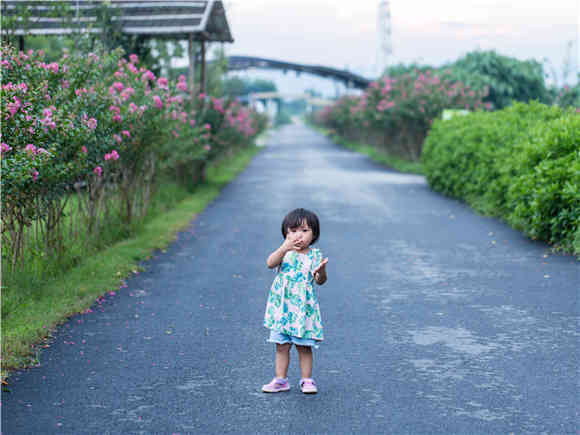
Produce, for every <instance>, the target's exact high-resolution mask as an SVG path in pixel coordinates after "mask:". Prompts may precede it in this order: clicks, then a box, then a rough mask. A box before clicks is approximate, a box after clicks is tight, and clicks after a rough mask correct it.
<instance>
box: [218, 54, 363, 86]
mask: <svg viewBox="0 0 580 435" xmlns="http://www.w3.org/2000/svg"><path fill="white" fill-rule="evenodd" d="M227 59H228V69H229V70H230V71H238V70H244V69H250V68H263V69H278V70H282V71H284V72H286V71H289V70H290V71H296V72H297V73H303V72H304V73H309V74H313V75H317V76H320V77H324V78H332V79H334V80H338V81H341V82H343V83H344V85H345V86H346V87H347V88H358V89H366V88H367V87H368V85H369V84H370V83H371V80H370V79H367V78H365V77H362V76H359V75H358V74H354V73H352V72H350V71H346V70H339V69H335V68H329V67H326V66H320V65H303V64H299V63H292V62H284V61H281V60H274V59H265V58H262V57H251V56H229V57H228V58H227Z"/></svg>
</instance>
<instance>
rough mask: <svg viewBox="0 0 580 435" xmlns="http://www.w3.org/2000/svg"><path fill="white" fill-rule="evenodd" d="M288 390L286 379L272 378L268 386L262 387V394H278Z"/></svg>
mask: <svg viewBox="0 0 580 435" xmlns="http://www.w3.org/2000/svg"><path fill="white" fill-rule="evenodd" d="M288 390H290V384H289V383H288V381H287V380H286V379H282V378H274V379H272V381H271V382H270V383H269V384H266V385H263V386H262V391H263V392H264V393H279V392H281V391H288Z"/></svg>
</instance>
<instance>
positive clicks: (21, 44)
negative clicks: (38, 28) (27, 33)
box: [18, 35, 24, 52]
mask: <svg viewBox="0 0 580 435" xmlns="http://www.w3.org/2000/svg"><path fill="white" fill-rule="evenodd" d="M18 50H19V51H22V52H24V36H23V35H19V36H18Z"/></svg>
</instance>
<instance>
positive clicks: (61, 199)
mask: <svg viewBox="0 0 580 435" xmlns="http://www.w3.org/2000/svg"><path fill="white" fill-rule="evenodd" d="M1 56H2V58H1V65H0V68H1V72H2V94H1V100H2V107H1V112H0V116H1V117H2V129H1V134H2V135H1V138H0V142H1V144H2V145H1V155H2V179H1V188H2V223H3V228H4V229H5V231H4V233H3V241H4V242H5V243H4V246H5V248H4V249H3V256H5V257H6V255H8V256H9V257H10V260H11V263H12V264H13V265H14V264H16V263H18V261H20V258H21V257H22V249H23V247H22V246H23V234H24V233H25V232H26V228H28V227H30V226H31V225H32V224H33V223H36V224H37V225H40V226H41V227H43V228H45V230H46V234H47V237H46V239H45V240H44V241H43V242H42V244H44V245H45V247H46V250H47V251H50V250H51V249H53V250H58V249H61V248H63V247H62V240H63V237H61V235H60V233H59V231H61V230H62V229H61V228H59V222H60V220H61V218H62V217H63V216H64V209H65V204H66V202H67V200H68V198H70V194H71V193H72V192H74V187H77V188H80V187H81V186H86V190H85V192H86V194H82V195H80V198H81V199H82V201H81V205H82V209H83V213H84V214H85V220H86V222H85V224H86V225H87V226H88V228H89V231H90V232H94V231H98V228H99V226H100V225H104V222H103V221H102V219H105V218H104V217H103V216H107V215H109V212H104V211H103V207H105V208H106V207H108V206H107V201H109V202H110V201H112V199H110V198H113V196H111V195H117V196H119V195H120V198H121V209H120V211H119V213H120V215H121V218H122V220H123V221H124V222H125V223H126V224H127V225H131V224H132V223H133V222H134V221H135V220H137V219H141V218H142V217H143V216H144V215H145V214H146V213H147V207H148V204H149V202H150V199H151V192H152V191H153V188H152V185H153V183H154V182H155V180H156V178H157V177H156V174H157V173H158V172H159V171H160V170H161V171H163V172H164V173H166V174H169V175H173V176H175V177H176V178H178V179H179V176H177V175H176V173H177V172H178V169H179V168H190V167H191V166H192V163H193V162H203V163H205V162H207V161H208V159H212V158H215V157H217V154H216V152H218V151H219V152H225V151H226V150H227V149H229V148H231V147H234V146H238V145H239V144H240V143H241V142H243V141H245V142H244V143H248V142H249V140H251V138H252V137H253V136H254V135H255V134H256V133H257V131H258V129H257V128H254V127H253V126H252V121H251V116H252V115H251V114H250V113H249V112H248V113H245V111H246V109H243V108H239V107H232V106H231V104H230V103H227V104H226V102H223V103H222V105H221V106H220V105H219V104H218V105H217V106H215V107H211V108H210V107H205V106H206V99H205V98H200V99H199V100H198V101H195V102H193V103H188V102H187V101H185V100H184V95H186V96H187V95H188V93H187V84H186V80H185V77H180V78H179V81H178V82H177V83H171V82H170V81H169V80H167V79H166V78H164V77H156V76H155V74H153V73H152V72H151V71H149V70H148V69H147V68H145V67H143V66H140V65H139V59H138V57H137V56H135V55H130V56H129V60H127V59H124V58H123V57H122V53H121V51H114V52H111V53H107V54H96V53H91V54H88V55H84V54H83V55H66V56H64V57H63V59H62V60H61V61H59V62H52V63H48V64H47V63H46V62H44V60H43V54H42V53H41V52H34V51H29V52H27V53H18V52H17V51H16V50H14V49H13V48H11V47H9V46H4V47H3V48H2V51H1ZM209 104H210V103H209V102H207V105H209ZM242 113H243V115H242ZM214 115H215V116H214ZM230 115H231V117H232V118H233V119H235V122H234V123H233V125H230V124H228V125H227V126H226V125H224V131H226V130H227V131H230V130H231V132H235V134H233V133H232V134H230V135H229V136H228V135H225V134H224V133H222V130H221V129H220V128H221V127H220V126H221V124H223V120H224V119H226V117H227V116H230ZM228 122H229V121H228ZM206 124H209V125H210V127H209V129H208V128H206V127H205V125H206ZM242 138H243V140H242ZM214 140H218V141H220V145H219V146H218V145H216V143H214V142H213V141H214ZM228 141H229V142H228ZM196 164H197V163H196ZM107 186H108V187H107ZM45 230H43V231H45ZM54 252H56V251H54Z"/></svg>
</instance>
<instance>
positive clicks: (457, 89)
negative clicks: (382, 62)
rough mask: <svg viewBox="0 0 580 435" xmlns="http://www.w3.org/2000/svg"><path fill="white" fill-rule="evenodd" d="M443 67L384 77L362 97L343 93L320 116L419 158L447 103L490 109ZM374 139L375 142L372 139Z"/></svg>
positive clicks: (350, 133) (344, 131)
mask: <svg viewBox="0 0 580 435" xmlns="http://www.w3.org/2000/svg"><path fill="white" fill-rule="evenodd" d="M450 74H451V72H450V71H444V72H442V73H439V72H433V71H432V70H426V71H425V72H421V71H419V70H413V71H411V72H404V73H402V74H401V75H399V76H397V77H396V78H391V77H382V78H380V79H379V80H377V81H376V82H373V83H371V84H370V85H369V87H368V88H367V90H366V91H365V93H364V95H363V96H362V97H345V98H342V99H341V100H339V101H338V102H337V103H336V104H335V105H333V106H331V107H329V108H327V109H325V110H324V111H323V112H322V113H321V116H320V117H319V121H320V122H321V123H323V124H324V125H326V126H328V127H330V128H332V129H333V130H336V131H338V132H339V133H340V134H341V135H344V136H346V137H347V138H348V139H351V140H355V141H361V142H366V143H370V144H371V145H375V146H377V148H379V149H382V151H384V152H388V153H390V154H393V155H397V156H401V157H404V158H407V159H409V160H415V161H416V160H419V158H420V155H421V150H422V146H423V140H424V139H425V136H426V135H427V131H428V130H429V128H430V126H431V123H432V122H433V120H434V119H436V118H438V117H439V116H441V113H442V112H443V110H444V109H454V108H455V109H467V110H478V109H489V108H490V106H487V107H486V106H484V104H483V103H482V100H481V99H482V97H483V96H484V95H485V91H475V90H473V89H471V88H470V87H469V86H465V85H464V84H463V83H460V82H455V81H453V80H451V78H450ZM373 142H374V143H373Z"/></svg>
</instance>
